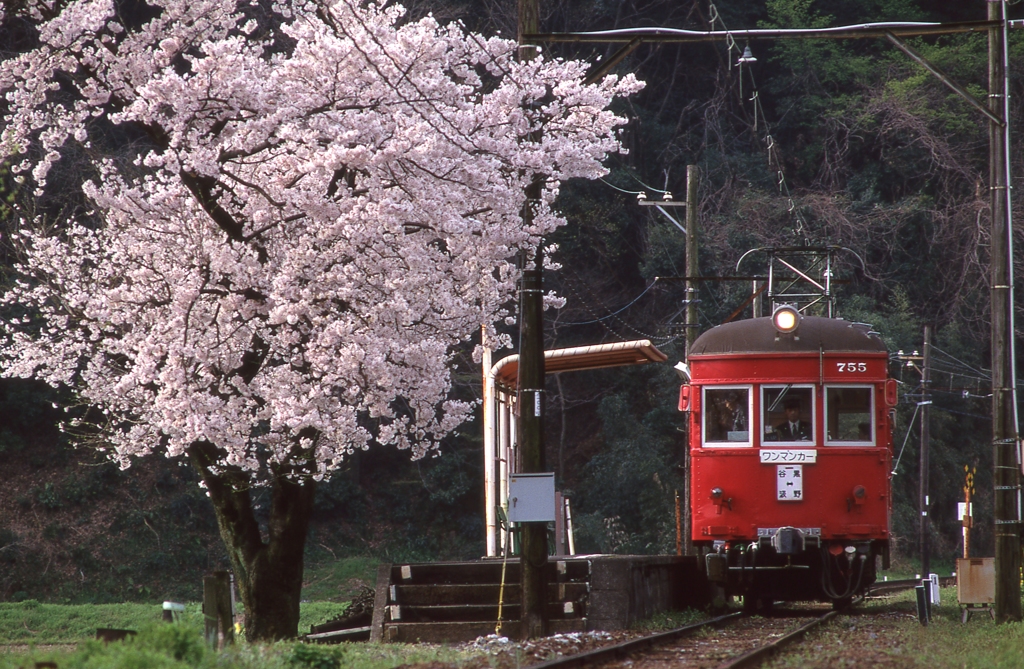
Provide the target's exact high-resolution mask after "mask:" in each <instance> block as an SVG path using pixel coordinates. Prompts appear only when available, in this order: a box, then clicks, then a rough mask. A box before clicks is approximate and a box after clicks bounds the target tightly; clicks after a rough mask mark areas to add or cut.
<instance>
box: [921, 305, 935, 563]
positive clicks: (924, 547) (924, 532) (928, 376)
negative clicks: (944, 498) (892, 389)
mask: <svg viewBox="0 0 1024 669" xmlns="http://www.w3.org/2000/svg"><path fill="white" fill-rule="evenodd" d="M931 348H932V326H931V325H926V326H924V355H923V356H922V359H921V401H920V406H921V452H920V454H919V455H920V459H919V466H918V471H919V472H920V476H921V480H920V495H919V497H918V508H919V509H920V510H921V526H920V529H919V532H920V539H921V577H922V578H928V574H929V573H930V572H929V570H930V569H931V565H930V564H929V551H928V531H929V530H928V526H929V523H928V502H929V499H928V444H929V442H930V441H931V430H930V427H929V417H930V414H931V411H930V409H931V404H932V395H931V382H932V369H931V364H932V351H931Z"/></svg>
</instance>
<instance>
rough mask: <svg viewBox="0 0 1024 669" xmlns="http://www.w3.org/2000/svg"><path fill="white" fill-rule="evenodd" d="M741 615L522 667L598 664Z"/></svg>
mask: <svg viewBox="0 0 1024 669" xmlns="http://www.w3.org/2000/svg"><path fill="white" fill-rule="evenodd" d="M742 617H744V614H743V613H742V612H740V611H737V612H736V613H729V614H727V615H724V616H719V617H717V618H712V619H710V620H704V621H702V622H699V623H693V624H692V625H686V626H684V627H679V628H676V629H674V630H669V631H667V632H659V633H658V634H651V635H648V636H644V637H640V638H638V639H631V640H629V641H623V642H622V643H618V644H615V645H614V646H605V647H604V648H597V649H594V650H591V651H587V652H585V653H579V654H576V655H567V656H565V657H560V658H556V659H554V660H548V661H546V662H541V663H539V664H532V665H530V666H528V667H525V668H524V669H570V668H572V667H582V666H585V665H587V664H600V663H602V662H607V661H609V660H613V659H615V658H617V657H620V656H623V655H629V654H630V653H635V652H636V651H638V650H642V649H644V648H648V647H650V646H657V645H659V644H662V643H665V642H666V641H671V640H673V639H676V638H679V637H681V636H686V635H687V634H690V633H692V632H696V631H699V630H702V629H704V628H707V627H718V626H720V625H724V624H727V623H731V622H733V621H734V620H737V619H739V618H742Z"/></svg>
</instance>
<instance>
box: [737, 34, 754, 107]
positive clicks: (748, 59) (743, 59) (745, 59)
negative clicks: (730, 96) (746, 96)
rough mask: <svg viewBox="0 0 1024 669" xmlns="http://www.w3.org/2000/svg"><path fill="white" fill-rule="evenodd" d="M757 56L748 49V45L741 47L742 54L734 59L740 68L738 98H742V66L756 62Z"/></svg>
mask: <svg viewBox="0 0 1024 669" xmlns="http://www.w3.org/2000/svg"><path fill="white" fill-rule="evenodd" d="M756 62H757V58H755V57H754V53H753V52H752V51H751V50H750V45H749V44H748V45H746V46H745V47H743V55H742V56H740V59H739V60H737V61H736V66H737V67H739V68H740V98H743V66H744V65H750V64H752V63H756Z"/></svg>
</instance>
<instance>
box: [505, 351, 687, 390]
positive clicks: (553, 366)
mask: <svg viewBox="0 0 1024 669" xmlns="http://www.w3.org/2000/svg"><path fill="white" fill-rule="evenodd" d="M666 360H668V356H667V355H665V354H664V353H662V352H661V351H659V350H658V349H657V348H655V347H654V345H653V344H651V342H650V340H648V339H638V340H635V341H620V342H616V343H614V344H596V345H594V346H576V347H574V348H557V349H552V350H550V351H544V371H545V373H547V374H557V373H559V372H575V371H579V370H584V369H601V368H603V367H621V366H623V365H643V364H646V363H648V362H665V361H666ZM491 376H492V377H493V378H494V382H495V383H496V384H498V385H501V386H505V387H507V388H511V389H512V390H515V389H516V387H517V385H518V381H519V355H518V354H516V355H510V356H508V357H507V358H502V359H501V360H499V361H498V362H496V363H495V364H494V366H493V367H491Z"/></svg>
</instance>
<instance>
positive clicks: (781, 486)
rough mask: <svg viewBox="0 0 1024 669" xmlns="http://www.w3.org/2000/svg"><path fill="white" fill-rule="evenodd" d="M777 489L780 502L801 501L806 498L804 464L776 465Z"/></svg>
mask: <svg viewBox="0 0 1024 669" xmlns="http://www.w3.org/2000/svg"><path fill="white" fill-rule="evenodd" d="M776 472H777V474H776V477H775V480H776V483H777V486H776V491H777V494H778V497H777V499H778V500H779V501H780V502H799V501H802V500H803V498H804V466H803V465H779V466H778V467H776Z"/></svg>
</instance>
